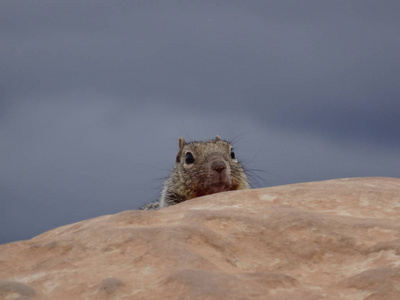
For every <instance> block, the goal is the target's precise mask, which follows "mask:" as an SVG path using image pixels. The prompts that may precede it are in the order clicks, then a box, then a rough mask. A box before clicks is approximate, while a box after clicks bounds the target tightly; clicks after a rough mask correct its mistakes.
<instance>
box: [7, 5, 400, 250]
mask: <svg viewBox="0 0 400 300" xmlns="http://www.w3.org/2000/svg"><path fill="white" fill-rule="evenodd" d="M399 15H400V2H399V1H398V0H393V1H385V0H380V1H368V0H363V1H358V0H351V1H349V0H346V1H324V0H322V1H321V0H318V1H294V0H293V1H285V0H279V1H268V0H262V1H232V0H229V1H217V0H213V1H155V0H149V1H141V0H140V1H134V0H132V1H104V2H103V1H83V0H79V1H73V0H72V1H71V0H68V1H56V0H51V1H33V0H32V1H2V2H1V4H0V37H1V45H0V78H1V80H0V243H5V242H11V241H15V240H21V239H29V238H32V237H33V236H35V235H37V234H40V233H42V232H44V231H46V230H49V229H52V228H54V227H58V226H61V225H65V224H69V223H72V222H77V221H81V220H84V219H88V218H92V217H96V216H100V215H104V214H114V213H117V212H120V211H123V210H128V209H138V208H139V207H140V206H141V205H143V204H145V203H147V202H152V201H155V200H156V199H157V198H158V195H159V191H160V188H161V185H162V181H163V178H165V177H166V176H168V173H169V171H170V170H171V169H172V167H173V165H174V159H175V155H176V152H177V150H178V137H180V136H182V137H184V138H186V139H188V140H202V139H210V138H214V137H215V135H217V134H219V135H221V137H222V138H224V139H227V140H234V141H235V143H234V147H235V152H236V155H237V157H238V158H239V160H241V161H242V162H243V164H244V166H245V167H246V168H247V169H248V170H250V171H251V170H253V171H251V172H250V173H251V174H252V176H251V178H252V183H253V186H254V187H268V186H275V185H282V184H290V183H296V182H308V181H318V180H326V179H334V178H345V177H362V176H387V177H400V84H399V83H400V18H399ZM257 170H260V171H257Z"/></svg>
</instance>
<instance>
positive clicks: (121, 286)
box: [0, 178, 400, 300]
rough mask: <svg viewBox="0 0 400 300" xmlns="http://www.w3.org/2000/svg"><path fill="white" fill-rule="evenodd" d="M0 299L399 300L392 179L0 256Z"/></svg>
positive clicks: (141, 219)
mask: <svg viewBox="0 0 400 300" xmlns="http://www.w3.org/2000/svg"><path fill="white" fill-rule="evenodd" d="M0 279H2V280H1V281H0V298H1V299H61V300H62V299H332V300H333V299H335V300H337V299H352V300H353V299H368V300H373V299H400V179H395V178H353V179H337V180H330V181H323V182H311V183H302V184H293V185H287V186H278V187H272V188H264V189H256V190H245V191H234V192H226V193H220V194H214V195H210V196H206V197H201V198H197V199H193V200H190V201H187V202H184V203H182V204H179V205H176V206H171V207H168V208H165V209H162V210H159V211H136V210H134V211H125V212H122V213H119V214H116V215H109V216H101V217H98V218H94V219H90V220H86V221H82V222H79V223H75V224H71V225H67V226H63V227H60V228H56V229H53V230H50V231H48V232H46V233H43V234H41V235H39V236H37V237H35V238H33V239H31V240H28V241H21V242H14V243H9V244H4V245H1V246H0Z"/></svg>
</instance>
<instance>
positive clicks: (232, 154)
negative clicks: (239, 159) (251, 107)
mask: <svg viewBox="0 0 400 300" xmlns="http://www.w3.org/2000/svg"><path fill="white" fill-rule="evenodd" d="M231 158H232V159H235V152H233V149H232V150H231Z"/></svg>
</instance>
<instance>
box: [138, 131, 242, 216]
mask: <svg viewBox="0 0 400 300" xmlns="http://www.w3.org/2000/svg"><path fill="white" fill-rule="evenodd" d="M248 188H249V181H248V179H247V176H246V173H245V171H244V169H243V167H242V165H241V163H240V162H239V161H238V160H237V159H236V156H235V152H234V151H233V148H232V145H231V144H230V143H229V142H227V141H224V140H222V139H221V138H220V137H219V136H218V135H217V136H216V138H215V139H214V140H208V141H200V142H189V143H187V142H186V141H185V140H184V139H183V138H179V151H178V154H177V155H176V160H175V167H174V169H173V170H172V172H171V174H170V175H169V176H168V178H167V179H166V180H165V182H164V186H163V189H162V192H161V197H160V199H159V200H158V201H156V202H153V203H149V204H146V205H144V206H143V207H141V209H142V210H149V209H160V208H163V207H167V206H171V205H175V204H178V203H181V202H183V201H186V200H190V199H193V198H197V197H200V196H205V195H210V194H214V193H219V192H224V191H233V190H242V189H248Z"/></svg>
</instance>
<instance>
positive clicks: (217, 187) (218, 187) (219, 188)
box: [207, 182, 227, 194]
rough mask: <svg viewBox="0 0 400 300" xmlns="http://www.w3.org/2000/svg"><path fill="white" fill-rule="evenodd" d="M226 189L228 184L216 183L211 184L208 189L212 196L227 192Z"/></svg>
mask: <svg viewBox="0 0 400 300" xmlns="http://www.w3.org/2000/svg"><path fill="white" fill-rule="evenodd" d="M226 187H227V185H226V182H216V183H212V184H210V185H209V186H208V188H207V189H208V191H209V193H210V194H214V193H219V192H223V191H225V190H226Z"/></svg>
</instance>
